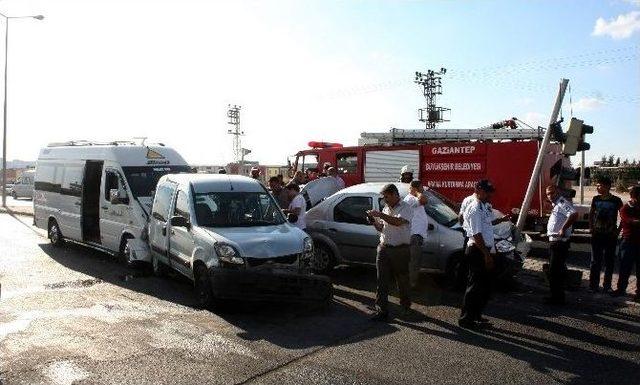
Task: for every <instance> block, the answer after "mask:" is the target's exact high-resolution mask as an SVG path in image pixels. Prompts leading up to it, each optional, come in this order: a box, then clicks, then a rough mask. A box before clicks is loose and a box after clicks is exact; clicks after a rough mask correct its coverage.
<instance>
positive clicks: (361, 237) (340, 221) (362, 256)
mask: <svg viewBox="0 0 640 385" xmlns="http://www.w3.org/2000/svg"><path fill="white" fill-rule="evenodd" d="M372 209H373V197H372V196H369V195H345V196H344V197H342V198H341V199H339V200H338V201H336V202H335V203H334V206H333V221H332V222H330V223H329V224H328V226H327V231H328V232H329V236H330V237H331V238H332V239H333V240H334V242H335V243H336V245H337V246H338V248H339V249H340V254H341V255H342V258H343V260H345V261H348V262H357V263H375V261H376V247H377V246H378V240H379V238H380V236H379V234H378V232H377V230H376V229H375V228H374V227H373V226H372V225H370V224H369V223H368V222H367V214H366V211H367V210H372Z"/></svg>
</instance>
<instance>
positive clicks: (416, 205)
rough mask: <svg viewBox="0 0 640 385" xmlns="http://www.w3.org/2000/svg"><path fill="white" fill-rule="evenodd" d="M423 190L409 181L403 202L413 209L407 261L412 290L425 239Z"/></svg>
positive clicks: (418, 182) (424, 197) (417, 181)
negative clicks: (407, 192)
mask: <svg viewBox="0 0 640 385" xmlns="http://www.w3.org/2000/svg"><path fill="white" fill-rule="evenodd" d="M423 191H424V189H423V187H422V185H421V184H420V181H419V180H414V181H411V184H410V185H409V194H407V196H406V197H405V198H404V201H405V202H406V203H407V204H408V205H409V206H411V208H412V209H413V216H412V217H411V242H410V247H409V250H410V253H411V259H410V260H409V283H410V284H411V287H412V288H415V287H416V285H417V284H418V272H419V271H420V260H421V259H422V245H423V244H424V240H425V239H426V238H427V227H428V226H429V220H428V218H427V213H426V211H424V205H425V204H427V197H426V196H425V195H423V194H422V193H423Z"/></svg>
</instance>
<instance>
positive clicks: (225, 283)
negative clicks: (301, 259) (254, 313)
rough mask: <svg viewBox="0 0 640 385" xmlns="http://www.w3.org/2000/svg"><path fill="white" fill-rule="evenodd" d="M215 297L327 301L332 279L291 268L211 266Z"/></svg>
mask: <svg viewBox="0 0 640 385" xmlns="http://www.w3.org/2000/svg"><path fill="white" fill-rule="evenodd" d="M209 279H210V282H211V289H212V291H213V296H214V297H215V298H218V299H238V300H245V301H271V300H273V301H285V302H310V301H311V302H313V301H318V302H326V301H330V300H331V298H332V296H333V286H332V285H331V280H330V279H329V278H328V277H326V276H322V275H311V274H307V273H301V272H300V271H299V270H298V269H294V268H290V267H285V268H282V267H277V266H274V267H259V268H249V269H228V268H220V267H214V268H211V269H209Z"/></svg>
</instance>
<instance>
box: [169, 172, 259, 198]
mask: <svg viewBox="0 0 640 385" xmlns="http://www.w3.org/2000/svg"><path fill="white" fill-rule="evenodd" d="M163 180H168V181H171V182H175V183H177V184H179V185H181V186H183V187H187V186H191V187H192V188H193V190H194V191H195V193H196V194H202V193H209V192H264V191H265V188H264V186H263V185H262V184H261V183H260V182H258V181H257V180H255V179H253V178H249V177H247V176H242V175H231V174H168V175H165V176H163V177H162V179H161V180H160V181H163Z"/></svg>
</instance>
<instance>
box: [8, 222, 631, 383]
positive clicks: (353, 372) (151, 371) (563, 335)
mask: <svg viewBox="0 0 640 385" xmlns="http://www.w3.org/2000/svg"><path fill="white" fill-rule="evenodd" d="M31 220H32V219H31V218H29V217H14V216H11V215H9V214H0V282H1V283H2V291H1V294H0V383H1V384H72V383H73V384H112V383H113V384H136V385H137V384H157V383H170V384H174V383H176V384H177V383H186V384H195V383H198V384H204V383H210V384H240V383H260V384H298V383H314V384H387V383H388V384H400V383H402V384H418V383H438V384H448V383H451V384H488V383H521V384H554V383H558V384H567V383H575V384H583V383H594V384H605V383H606V384H611V383H617V384H627V383H628V384H632V383H633V384H637V383H638V381H639V380H638V373H640V311H639V307H638V306H637V305H631V304H628V303H627V304H620V303H617V304H611V303H607V304H601V303H599V302H598V301H597V300H594V299H592V298H590V297H589V296H588V295H587V294H586V293H583V292H578V293H571V295H570V297H569V299H570V304H569V305H568V306H567V307H565V308H561V309H554V308H549V307H546V306H545V305H543V304H542V302H541V297H542V296H543V294H544V293H543V288H541V287H539V286H537V283H539V282H538V279H537V278H536V276H535V274H524V278H523V279H524V282H523V285H522V286H521V287H520V288H519V289H517V290H516V291H514V292H510V293H504V292H503V293H498V294H497V295H496V297H495V298H494V300H493V301H492V303H491V304H490V306H489V308H488V310H487V315H488V316H489V318H490V319H491V320H492V322H493V327H491V328H488V329H486V330H483V331H479V332H470V331H465V330H462V329H459V328H458V327H457V326H456V317H457V315H458V306H459V303H460V294H459V293H453V292H449V291H443V290H442V289H440V288H439V286H438V285H437V284H436V283H435V282H434V277H431V276H425V277H423V279H422V282H421V285H420V288H419V291H418V293H417V295H416V301H417V304H416V305H415V307H414V308H415V314H414V315H412V316H411V317H410V318H409V319H406V320H402V319H396V320H394V321H393V322H391V323H388V324H384V323H374V322H371V321H369V320H368V317H367V316H368V312H369V310H368V309H367V306H370V305H371V304H372V303H373V296H374V288H375V287H374V286H375V283H374V280H375V271H374V270H372V269H370V268H343V269H339V270H337V271H336V272H335V274H334V276H333V279H334V281H335V283H336V286H335V294H336V295H335V299H334V301H333V303H332V304H331V306H330V307H329V308H328V309H322V308H313V307H301V306H283V305H274V304H271V305H267V304H263V305H252V304H239V305H236V306H231V307H228V308H226V309H221V310H215V311H208V310H199V309H195V308H194V307H193V306H192V304H193V300H192V293H191V286H190V285H189V283H188V282H186V281H184V280H181V279H178V278H177V277H173V278H168V279H167V278H164V279H161V278H156V277H153V276H149V275H148V274H146V273H145V272H144V271H142V270H135V269H131V268H128V267H125V266H124V265H122V264H120V263H118V262H117V261H116V260H115V259H113V258H112V257H109V256H108V255H105V254H102V253H100V252H97V251H93V250H91V249H87V248H84V247H81V246H76V245H69V246H67V247H66V248H63V249H56V248H53V247H52V246H51V245H49V243H48V241H47V240H46V239H45V238H44V237H43V235H44V233H43V232H42V231H40V230H37V229H35V228H33V227H32V226H31ZM529 281H531V282H529ZM394 300H395V298H394Z"/></svg>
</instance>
